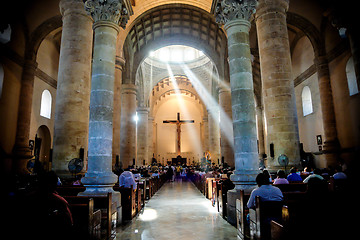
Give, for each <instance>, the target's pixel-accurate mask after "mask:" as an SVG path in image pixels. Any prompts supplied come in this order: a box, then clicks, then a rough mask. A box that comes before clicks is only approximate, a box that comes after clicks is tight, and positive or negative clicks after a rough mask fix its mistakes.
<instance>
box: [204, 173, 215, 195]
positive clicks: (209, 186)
mask: <svg viewBox="0 0 360 240" xmlns="http://www.w3.org/2000/svg"><path fill="white" fill-rule="evenodd" d="M213 180H215V178H206V198H207V199H212V197H213Z"/></svg>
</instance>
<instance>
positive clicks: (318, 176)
mask: <svg viewBox="0 0 360 240" xmlns="http://www.w3.org/2000/svg"><path fill="white" fill-rule="evenodd" d="M311 178H319V179H320V180H325V179H324V178H323V177H322V176H321V171H320V169H318V168H315V170H314V174H311V175H309V176H308V177H307V178H305V179H304V181H303V182H304V183H308V182H309V180H310V179H311Z"/></svg>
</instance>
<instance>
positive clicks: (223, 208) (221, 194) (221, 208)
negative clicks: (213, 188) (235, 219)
mask: <svg viewBox="0 0 360 240" xmlns="http://www.w3.org/2000/svg"><path fill="white" fill-rule="evenodd" d="M217 184H218V186H217V188H218V196H217V197H218V199H217V201H218V212H220V215H221V216H222V217H223V218H224V219H227V192H228V191H229V190H230V189H228V186H227V185H225V184H223V183H221V182H220V181H219V182H218V183H217Z"/></svg>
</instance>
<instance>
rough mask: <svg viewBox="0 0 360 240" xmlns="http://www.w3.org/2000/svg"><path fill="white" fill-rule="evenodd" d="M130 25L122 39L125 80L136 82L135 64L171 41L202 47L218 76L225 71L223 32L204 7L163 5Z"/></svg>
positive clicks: (171, 42) (144, 14)
mask: <svg viewBox="0 0 360 240" xmlns="http://www.w3.org/2000/svg"><path fill="white" fill-rule="evenodd" d="M131 25H132V27H131V29H130V30H129V33H128V35H127V38H126V40H125V43H124V57H125V59H126V63H125V64H126V65H125V71H124V75H123V80H124V82H125V83H134V82H135V76H136V71H137V68H138V66H139V64H140V63H141V62H142V61H143V60H144V59H145V58H146V57H147V56H148V54H149V53H150V51H151V50H156V49H158V48H161V47H163V46H168V45H174V44H181V45H187V46H191V47H194V48H197V49H199V50H201V51H203V52H204V54H206V55H207V56H208V57H209V58H210V59H211V60H212V61H213V62H214V64H215V66H216V67H217V70H218V72H219V75H220V77H222V76H223V75H224V74H223V72H224V69H225V68H224V65H225V64H226V63H225V61H226V57H225V56H226V54H227V52H226V51H227V45H226V36H225V34H224V32H223V30H222V29H221V28H219V26H218V24H217V23H216V22H215V20H214V17H213V16H212V15H211V14H210V13H208V12H206V11H204V10H203V9H200V8H198V7H194V6H190V5H183V4H170V5H162V6H159V7H157V8H153V9H151V10H149V11H147V12H145V13H143V14H142V15H140V16H139V17H138V18H137V19H136V20H135V21H134V22H133V24H131Z"/></svg>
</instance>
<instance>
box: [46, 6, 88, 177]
mask: <svg viewBox="0 0 360 240" xmlns="http://www.w3.org/2000/svg"><path fill="white" fill-rule="evenodd" d="M60 12H61V14H62V15H63V27H62V35H61V48H60V59H59V71H58V81H57V90H56V105H55V120H54V121H55V124H54V126H55V128H54V152H53V170H54V171H55V172H56V173H57V174H58V175H60V176H62V177H66V176H71V173H70V172H69V170H68V163H69V161H70V160H71V159H73V158H79V153H80V148H83V149H84V153H85V154H84V155H85V156H84V158H86V153H87V150H88V149H87V146H88V131H89V104H90V74H91V52H92V41H93V36H92V35H93V34H92V33H93V31H92V28H91V27H92V19H91V17H90V16H88V15H87V14H86V12H85V9H84V3H83V2H82V0H61V1H60ZM84 170H85V169H84Z"/></svg>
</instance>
